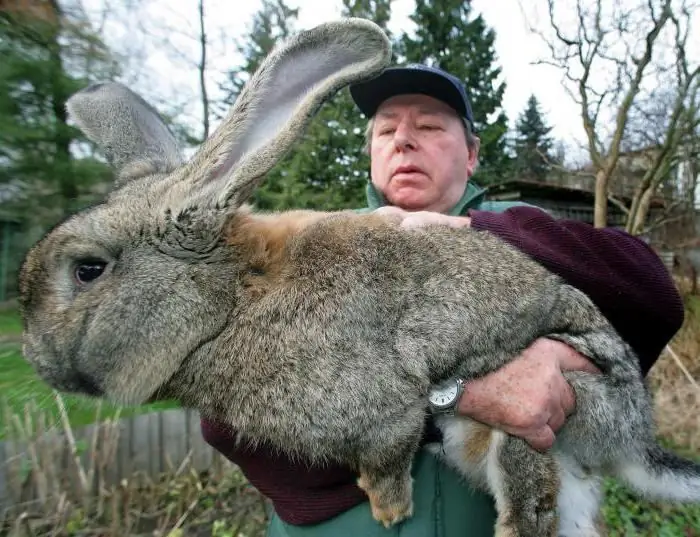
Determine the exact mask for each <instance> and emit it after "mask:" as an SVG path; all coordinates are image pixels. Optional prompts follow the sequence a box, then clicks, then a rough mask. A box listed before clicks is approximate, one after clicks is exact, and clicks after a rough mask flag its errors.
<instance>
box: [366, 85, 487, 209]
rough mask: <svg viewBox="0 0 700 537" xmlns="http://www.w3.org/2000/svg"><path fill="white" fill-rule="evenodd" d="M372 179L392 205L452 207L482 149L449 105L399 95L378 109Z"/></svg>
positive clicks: (374, 132) (372, 157)
mask: <svg viewBox="0 0 700 537" xmlns="http://www.w3.org/2000/svg"><path fill="white" fill-rule="evenodd" d="M370 157H371V174H372V182H373V183H374V185H375V186H376V187H377V188H378V189H379V190H380V191H381V192H382V193H383V194H384V197H385V198H386V199H387V201H388V202H389V203H391V204H392V205H396V206H398V207H401V208H403V209H405V210H409V211H436V212H447V211H449V209H451V208H452V207H453V206H454V205H455V204H456V203H457V202H458V201H459V199H460V197H461V196H462V194H463V193H464V188H465V187H466V184H467V181H468V179H469V177H470V176H471V174H472V172H473V171H474V167H475V166H476V159H477V150H476V148H474V149H472V150H470V149H469V148H468V147H467V143H466V139H465V133H464V126H463V123H462V121H461V120H460V118H459V117H457V114H456V113H455V111H454V110H453V109H452V108H450V107H449V106H448V105H446V104H445V103H443V102H442V101H439V100H437V99H434V98H432V97H428V96H427V95H399V96H396V97H392V98H391V99H387V100H386V101H384V103H382V105H381V106H380V107H379V109H378V110H377V113H376V114H375V117H374V128H373V129H372V137H371V148H370Z"/></svg>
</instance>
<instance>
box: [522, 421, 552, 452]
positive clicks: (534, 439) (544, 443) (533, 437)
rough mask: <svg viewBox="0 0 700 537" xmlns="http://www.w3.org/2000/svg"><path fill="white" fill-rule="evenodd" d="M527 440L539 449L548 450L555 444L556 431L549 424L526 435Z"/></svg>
mask: <svg viewBox="0 0 700 537" xmlns="http://www.w3.org/2000/svg"><path fill="white" fill-rule="evenodd" d="M525 441H526V442H527V443H528V444H530V445H531V446H532V447H533V448H535V449H536V450H538V451H546V450H548V449H549V448H551V447H552V445H553V444H554V431H552V428H551V427H550V426H549V425H546V426H544V427H542V428H541V429H539V430H538V431H537V432H535V433H532V434H529V435H527V436H526V437H525Z"/></svg>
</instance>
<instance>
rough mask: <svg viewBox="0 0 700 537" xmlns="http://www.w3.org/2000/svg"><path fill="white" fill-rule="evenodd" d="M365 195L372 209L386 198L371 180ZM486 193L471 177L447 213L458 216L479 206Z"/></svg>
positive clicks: (368, 206) (383, 203)
mask: <svg viewBox="0 0 700 537" xmlns="http://www.w3.org/2000/svg"><path fill="white" fill-rule="evenodd" d="M366 195H367V208H368V209H371V210H374V209H378V208H379V207H383V206H384V205H386V204H387V203H386V200H385V199H384V196H383V195H382V193H381V192H380V191H379V190H378V189H377V188H376V187H375V186H374V185H373V184H372V182H371V181H368V182H367V187H366ZM485 195H486V190H485V189H483V188H481V187H480V186H478V185H477V184H475V183H473V182H472V181H471V179H470V180H469V181H467V187H466V188H465V189H464V194H462V197H461V198H460V200H459V201H458V202H457V204H456V205H455V206H454V207H452V209H451V210H450V211H449V213H448V214H450V215H451V216H459V215H462V214H464V213H466V212H467V210H468V209H474V208H476V207H479V205H481V203H482V202H483V201H484V196H485Z"/></svg>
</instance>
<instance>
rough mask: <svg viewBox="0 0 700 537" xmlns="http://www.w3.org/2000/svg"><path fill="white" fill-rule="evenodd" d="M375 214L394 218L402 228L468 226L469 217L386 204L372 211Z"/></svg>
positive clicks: (469, 222)
mask: <svg viewBox="0 0 700 537" xmlns="http://www.w3.org/2000/svg"><path fill="white" fill-rule="evenodd" d="M374 212H375V213H376V214H379V215H382V216H387V217H389V218H396V219H397V220H399V221H400V222H401V227H403V228H409V229H410V228H419V227H424V226H429V225H441V226H449V227H469V225H470V224H471V218H469V217H468V216H449V215H446V214H442V213H436V212H431V211H416V212H410V211H405V210H403V209H401V208H399V207H394V206H386V207H380V208H379V209H376V210H375V211H374Z"/></svg>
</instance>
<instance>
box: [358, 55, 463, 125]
mask: <svg viewBox="0 0 700 537" xmlns="http://www.w3.org/2000/svg"><path fill="white" fill-rule="evenodd" d="M409 93H418V94H423V95H428V96H429V97H434V98H435V99H439V100H441V101H443V102H444V103H446V104H448V105H450V106H451V107H452V108H454V109H455V110H456V111H457V113H458V114H459V115H460V116H461V117H465V116H466V115H467V110H466V108H465V106H464V100H463V98H462V95H461V94H460V92H459V90H458V89H457V88H456V87H455V86H454V84H452V82H450V81H449V80H447V79H446V78H444V77H443V76H441V75H439V74H437V73H433V72H430V71H422V70H420V69H410V68H401V67H391V68H388V69H386V70H385V71H384V72H382V74H380V75H379V76H377V77H375V78H372V79H370V80H366V81H364V82H360V83H358V84H353V85H351V86H350V95H351V96H352V99H353V100H354V101H355V104H356V105H357V107H358V108H359V109H360V111H361V112H362V113H363V114H364V115H365V116H367V117H368V118H370V117H373V116H374V114H375V113H376V112H377V108H379V105H380V104H382V103H383V102H384V101H386V100H387V99H389V98H391V97H394V96H396V95H405V94H409Z"/></svg>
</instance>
